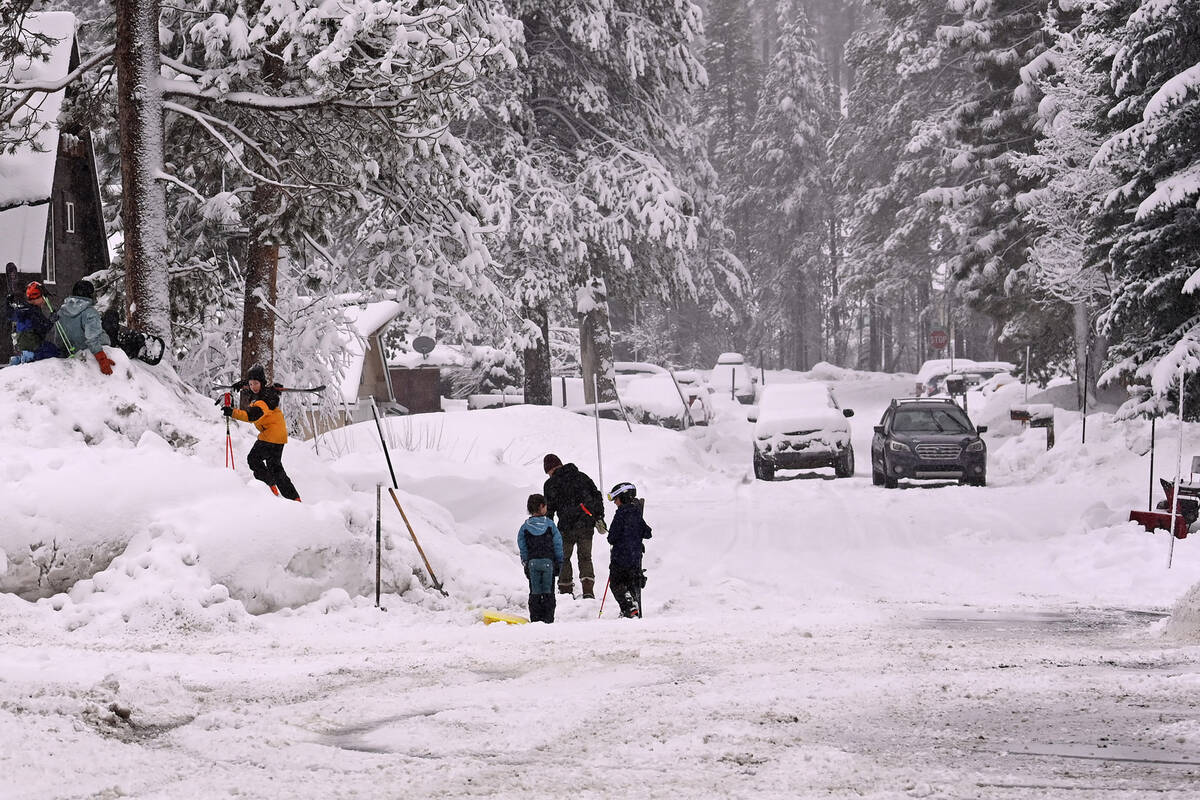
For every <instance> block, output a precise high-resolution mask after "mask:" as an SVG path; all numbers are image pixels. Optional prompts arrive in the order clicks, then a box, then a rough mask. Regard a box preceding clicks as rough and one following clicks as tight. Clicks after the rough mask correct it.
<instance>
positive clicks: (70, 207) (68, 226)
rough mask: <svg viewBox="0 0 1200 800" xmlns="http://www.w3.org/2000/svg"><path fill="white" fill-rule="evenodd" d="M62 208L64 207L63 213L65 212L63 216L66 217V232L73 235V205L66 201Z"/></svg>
mask: <svg viewBox="0 0 1200 800" xmlns="http://www.w3.org/2000/svg"><path fill="white" fill-rule="evenodd" d="M64 206H65V211H66V213H65V214H64V216H65V217H66V223H67V224H66V231H67V233H74V232H75V204H74V203H72V202H71V201H70V200H68V201H67V202H66V203H65V204H64Z"/></svg>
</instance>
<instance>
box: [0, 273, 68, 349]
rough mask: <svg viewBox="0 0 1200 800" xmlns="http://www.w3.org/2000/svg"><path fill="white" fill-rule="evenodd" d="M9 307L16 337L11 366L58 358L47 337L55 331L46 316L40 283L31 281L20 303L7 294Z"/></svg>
mask: <svg viewBox="0 0 1200 800" xmlns="http://www.w3.org/2000/svg"><path fill="white" fill-rule="evenodd" d="M8 307H9V315H10V316H9V318H10V319H11V320H12V323H13V330H14V331H15V332H16V334H17V339H16V346H17V354H16V355H15V356H13V357H12V359H11V361H10V363H12V364H27V363H29V362H30V361H41V360H42V359H43V358H54V357H55V356H57V355H58V348H57V347H56V346H55V345H54V342H52V341H50V339H49V337H48V336H47V334H48V333H50V332H51V331H52V330H53V329H54V322H53V320H51V318H50V316H49V315H47V314H46V313H45V311H46V296H45V289H44V287H43V286H42V285H41V284H40V283H38V282H37V281H30V283H29V285H28V286H26V287H25V298H24V299H23V300H22V299H21V298H19V297H14V296H13V295H11V294H10V295H9V296H8Z"/></svg>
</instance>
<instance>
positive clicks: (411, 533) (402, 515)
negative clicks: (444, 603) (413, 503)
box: [388, 489, 450, 597]
mask: <svg viewBox="0 0 1200 800" xmlns="http://www.w3.org/2000/svg"><path fill="white" fill-rule="evenodd" d="M388 494H390V495H391V496H392V502H393V503H395V504H396V510H397V511H399V512H400V518H401V519H402V520H404V525H405V527H407V528H408V535H409V536H411V537H412V540H413V544H415V545H416V546H417V552H418V553H420V554H421V560H422V561H424V562H425V569H426V570H427V571H428V572H429V579H430V580H431V581H433V588H435V589H437V590H438V591H439V592H441V593H442V596H443V597H449V596H450V595H449V594H447V593H446V590H445V589H443V588H442V584H441V583H440V582H439V581H438V579H437V575H434V574H433V567H431V566H429V559H428V558H426V557H425V551H424V550H423V549H421V543H420V542H418V541H417V532H416V531H414V530H413V526H412V523H411V522H409V521H408V514H405V513H404V507H403V506H401V505H400V498H399V497H396V490H395V489H388Z"/></svg>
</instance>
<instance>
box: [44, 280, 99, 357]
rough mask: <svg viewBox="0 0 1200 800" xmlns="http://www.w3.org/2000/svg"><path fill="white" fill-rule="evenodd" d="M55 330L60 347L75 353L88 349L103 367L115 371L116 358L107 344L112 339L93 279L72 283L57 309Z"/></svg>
mask: <svg viewBox="0 0 1200 800" xmlns="http://www.w3.org/2000/svg"><path fill="white" fill-rule="evenodd" d="M56 313H57V314H58V325H57V326H56V328H57V330H56V333H57V334H58V338H59V342H58V344H59V350H62V351H64V352H66V353H68V354H69V355H74V354H75V353H76V352H78V351H79V350H84V349H86V350H87V351H88V352H89V353H91V354H92V355H93V356H95V358H96V363H98V364H99V365H100V371H101V372H103V373H104V374H105V375H112V374H113V371H112V368H113V362H112V360H111V359H109V357H108V354H107V353H105V352H104V347H105V346H106V345H108V344H110V342H109V341H108V335H107V334H106V333H105V332H104V326H103V325H101V323H100V312H99V311H97V310H96V287H94V286H92V282H91V281H78V282H77V283H76V284H75V285H74V286H73V287H71V296H70V297H68V298H67V299H66V300H63V304H62V305H61V306H60V307H59V309H58V311H57V312H56Z"/></svg>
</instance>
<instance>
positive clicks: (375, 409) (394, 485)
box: [371, 397, 407, 521]
mask: <svg viewBox="0 0 1200 800" xmlns="http://www.w3.org/2000/svg"><path fill="white" fill-rule="evenodd" d="M371 416H373V417H375V430H377V431H379V444H380V445H381V446H382V447H383V457H384V458H386V459H387V465H388V472H389V473H391V476H392V488H393V489H399V488H400V484H398V483H396V470H394V469H392V454H391V453H389V452H388V446H387V439H385V438H383V426H382V425H380V424H379V408H378V407H377V406H376V405H375V398H374V397H372V398H371ZM392 498H393V499H395V495H392ZM396 505H397V506H399V505H400V501H398V500H397V501H396ZM400 513H401V514H403V513H404V512H403V511H401V512H400ZM405 521H407V520H405Z"/></svg>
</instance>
